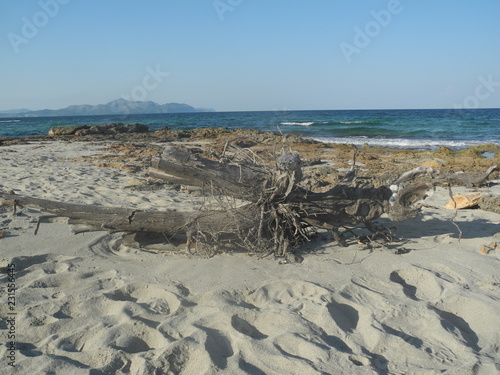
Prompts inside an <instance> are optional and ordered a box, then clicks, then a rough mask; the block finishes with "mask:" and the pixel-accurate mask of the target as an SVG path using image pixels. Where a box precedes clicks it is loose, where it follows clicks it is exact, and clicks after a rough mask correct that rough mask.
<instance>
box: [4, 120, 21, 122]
mask: <svg viewBox="0 0 500 375" xmlns="http://www.w3.org/2000/svg"><path fill="white" fill-rule="evenodd" d="M19 121H21V120H2V121H0V122H19Z"/></svg>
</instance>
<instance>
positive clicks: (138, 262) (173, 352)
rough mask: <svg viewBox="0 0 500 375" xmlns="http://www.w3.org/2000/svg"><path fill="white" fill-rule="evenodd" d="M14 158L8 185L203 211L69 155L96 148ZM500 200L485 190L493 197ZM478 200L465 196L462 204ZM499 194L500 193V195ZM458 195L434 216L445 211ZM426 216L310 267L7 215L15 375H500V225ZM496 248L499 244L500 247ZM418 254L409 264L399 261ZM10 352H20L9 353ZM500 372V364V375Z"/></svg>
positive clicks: (1, 294) (9, 158)
mask: <svg viewBox="0 0 500 375" xmlns="http://www.w3.org/2000/svg"><path fill="white" fill-rule="evenodd" d="M40 146H41V147H37V148H34V147H33V146H9V147H0V161H1V164H0V188H3V189H4V190H11V189H12V190H15V191H16V193H18V194H23V195H31V196H35V197H41V198H48V199H57V200H60V201H66V202H75V203H88V204H102V205H108V206H111V205H112V206H130V207H137V208H141V209H162V208H171V207H174V206H175V207H181V208H186V207H192V206H193V204H194V205H196V204H198V203H199V202H197V201H196V198H193V197H192V196H189V195H184V194H180V193H177V192H175V191H169V190H159V191H156V192H141V191H131V190H129V189H126V190H124V189H123V188H124V187H125V186H127V185H129V184H128V183H127V181H128V180H130V179H131V178H133V177H137V176H133V175H130V174H127V173H124V172H122V171H117V170H112V169H102V168H97V167H93V166H91V165H90V164H88V163H75V162H68V161H65V162H61V161H58V159H59V158H61V157H64V158H68V157H71V156H78V155H89V154H92V153H95V152H98V151H97V147H96V146H95V145H90V144H85V143H71V144H69V143H67V144H64V143H48V144H45V145H40ZM480 190H481V191H486V190H485V189H480ZM459 191H461V192H467V189H457V192H459ZM491 191H493V192H494V193H495V194H500V189H499V185H496V186H494V187H493V188H492V189H491ZM448 200H449V197H448V192H447V191H446V190H444V189H438V191H437V192H436V193H435V194H434V196H433V197H431V198H430V199H429V200H428V202H427V203H428V204H430V205H434V206H438V207H442V206H443V205H444V204H445V203H447V201H448ZM454 214H455V211H450V210H444V209H440V208H424V210H423V215H422V216H421V217H419V218H416V219H412V220H409V221H407V222H403V223H390V222H389V221H388V220H387V219H382V220H381V221H382V222H383V223H384V224H385V225H389V226H392V225H396V226H397V227H398V229H397V234H398V235H399V236H401V237H404V238H405V239H406V242H405V243H403V244H397V245H391V248H392V251H389V250H383V251H378V250H374V251H368V250H362V248H361V246H360V245H357V244H354V243H352V241H351V243H352V244H351V246H349V247H347V248H340V247H338V246H337V245H336V244H333V243H332V241H331V236H330V235H329V234H328V233H322V234H321V235H320V237H319V238H318V239H317V240H315V241H314V242H313V243H310V244H307V245H305V246H304V248H303V249H304V261H303V263H301V264H279V262H278V261H275V260H273V259H261V260H259V259H256V258H255V257H250V256H247V255H245V254H233V255H218V256H216V257H214V258H211V259H201V258H197V259H189V258H187V257H186V256H182V255H164V254H152V253H148V252H142V251H138V250H134V249H131V248H128V247H124V246H120V238H121V236H120V235H119V234H114V235H110V234H107V233H90V234H89V233H87V234H79V235H74V234H72V232H71V227H70V226H69V225H68V224H66V223H65V222H64V221H62V222H56V223H46V224H42V226H41V230H40V232H39V233H38V235H37V236H36V237H35V236H34V234H33V233H34V228H35V226H36V218H37V217H38V215H39V213H37V212H35V211H32V210H26V209H24V210H22V211H21V212H20V215H17V216H13V215H12V213H11V212H10V211H9V208H6V207H4V208H0V231H3V232H5V234H6V236H5V237H4V238H1V239H0V258H1V260H0V263H1V264H0V267H6V266H7V265H8V264H14V265H15V267H16V272H17V273H16V275H15V279H16V280H15V284H16V288H17V290H16V294H15V298H16V306H15V309H14V313H15V314H16V315H15V341H16V351H15V366H16V367H15V368H12V367H10V366H9V365H8V362H9V359H8V355H9V350H8V343H9V341H10V340H9V339H8V338H7V334H8V333H9V332H8V330H7V329H6V328H10V326H9V325H6V322H5V319H6V318H7V317H11V316H12V315H8V313H9V312H11V311H9V310H8V303H7V284H8V278H7V276H5V275H2V277H1V278H0V287H2V288H3V289H1V290H0V317H1V318H2V319H3V322H2V329H1V330H0V344H1V346H0V373H2V374H4V373H13V374H14V373H15V374H93V375H96V374H115V373H116V374H215V373H224V374H252V375H253V374H255V375H261V374H301V375H302V374H441V373H447V374H485V375H487V374H495V373H498V372H499V371H500V367H498V363H499V362H500V354H499V348H500V328H499V327H500V325H499V324H498V321H499V317H500V273H499V266H500V249H496V250H493V251H491V252H490V253H489V254H488V255H484V254H481V253H480V248H481V245H487V244H489V243H491V242H500V238H499V234H498V233H499V232H500V228H499V226H500V225H499V222H500V215H498V214H494V213H491V212H485V211H481V210H463V211H459V212H458V213H457V216H456V218H455V220H454V221H455V223H456V224H457V225H458V226H459V227H460V230H461V231H462V239H461V240H460V241H458V229H457V227H456V226H455V225H454V224H453V223H452V222H450V220H449V219H450V218H451V217H452V216H453V215H454ZM495 235H496V237H494V236H495ZM398 248H399V249H401V248H405V249H407V250H410V251H409V252H408V253H407V254H403V255H396V254H394V250H396V249H398ZM6 344H7V345H6ZM496 366H497V367H496Z"/></svg>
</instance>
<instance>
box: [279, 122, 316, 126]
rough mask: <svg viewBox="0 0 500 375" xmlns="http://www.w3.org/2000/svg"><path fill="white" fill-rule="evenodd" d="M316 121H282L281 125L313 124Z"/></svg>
mask: <svg viewBox="0 0 500 375" xmlns="http://www.w3.org/2000/svg"><path fill="white" fill-rule="evenodd" d="M312 124H314V122H282V123H281V125H288V126H311V125H312Z"/></svg>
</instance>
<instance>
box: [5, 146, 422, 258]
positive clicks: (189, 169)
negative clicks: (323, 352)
mask: <svg viewBox="0 0 500 375" xmlns="http://www.w3.org/2000/svg"><path fill="white" fill-rule="evenodd" d="M150 174H151V176H154V177H158V178H162V179H165V180H167V181H170V182H175V183H182V184H187V185H194V186H203V187H204V188H205V190H206V191H207V192H209V193H211V194H224V195H228V196H233V197H238V198H242V199H245V200H247V201H248V202H249V203H248V204H247V205H245V206H242V207H238V208H232V209H230V210H220V211H216V210H214V211H188V212H183V211H164V212H159V211H153V212H151V211H140V210H132V209H124V208H106V207H96V206H86V205H77V204H68V203H61V202H53V201H48V200H44V199H36V198H29V197H21V196H17V195H13V194H3V195H1V197H2V198H3V199H4V200H5V202H4V204H5V203H10V204H14V205H19V206H28V207H34V208H37V209H39V210H41V211H43V212H47V213H50V214H52V215H54V216H62V217H68V218H69V219H70V223H71V224H78V225H79V229H78V231H96V230H107V231H114V232H142V231H146V232H160V233H165V234H167V235H171V236H173V235H176V234H185V235H186V236H187V244H188V248H189V244H190V242H192V241H194V242H197V243H202V244H206V245H210V246H217V245H219V244H221V243H231V244H232V245H234V246H235V247H240V248H241V247H243V248H246V249H250V250H251V251H255V252H260V253H268V252H274V254H275V255H278V256H282V255H285V254H286V253H287V252H289V251H290V248H291V247H293V246H294V245H296V244H298V243H300V242H302V241H306V240H308V239H309V238H310V236H311V233H312V232H314V231H315V230H316V229H315V228H324V229H327V230H331V231H332V232H333V234H334V236H335V238H336V239H337V240H338V241H339V243H340V244H342V245H344V244H345V243H344V241H343V239H342V237H341V236H340V234H339V232H338V229H339V228H340V227H344V226H345V227H352V226H355V225H357V224H359V223H363V224H365V225H366V226H367V227H368V228H369V229H373V226H372V221H373V220H375V219H376V218H378V217H379V216H380V215H382V214H383V213H389V214H390V215H391V214H392V215H393V217H394V218H395V219H398V220H401V219H407V218H409V217H413V216H415V214H416V212H417V210H416V209H414V208H413V207H412V205H413V203H414V201H415V200H416V199H421V198H423V197H424V196H425V193H426V192H427V190H428V189H429V186H428V185H425V184H420V185H412V186H409V187H407V188H405V189H401V190H400V191H399V192H398V193H397V194H393V192H392V190H391V189H389V188H388V187H385V186H382V187H380V188H356V187H351V186H346V185H342V184H341V185H338V186H335V187H334V188H333V189H331V190H329V191H327V192H325V193H314V192H310V191H306V190H305V189H303V188H301V187H299V186H297V184H298V183H299V182H300V180H301V178H302V171H301V168H300V158H299V155H298V154H296V153H285V154H283V155H282V156H281V157H279V158H278V159H277V160H276V167H275V168H270V167H266V166H263V165H258V164H255V163H251V162H243V163H241V164H238V165H234V164H233V165H231V164H224V163H219V162H216V161H212V160H208V159H204V158H202V157H199V156H196V155H194V154H193V153H191V152H189V151H186V150H180V149H176V148H172V147H168V148H167V149H166V150H165V152H164V153H163V155H162V156H161V158H158V159H156V160H154V161H153V163H152V167H151V170H150ZM412 177H413V174H412ZM407 179H410V178H409V177H405V178H404V179H402V180H401V181H403V180H407ZM82 226H83V227H82Z"/></svg>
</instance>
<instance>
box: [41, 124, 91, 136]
mask: <svg viewBox="0 0 500 375" xmlns="http://www.w3.org/2000/svg"><path fill="white" fill-rule="evenodd" d="M88 128H89V127H88V126H87V125H75V126H62V127H55V128H51V129H50V130H49V135H50V136H51V137H54V136H56V135H74V134H75V133H76V132H77V131H79V130H82V129H88Z"/></svg>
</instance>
